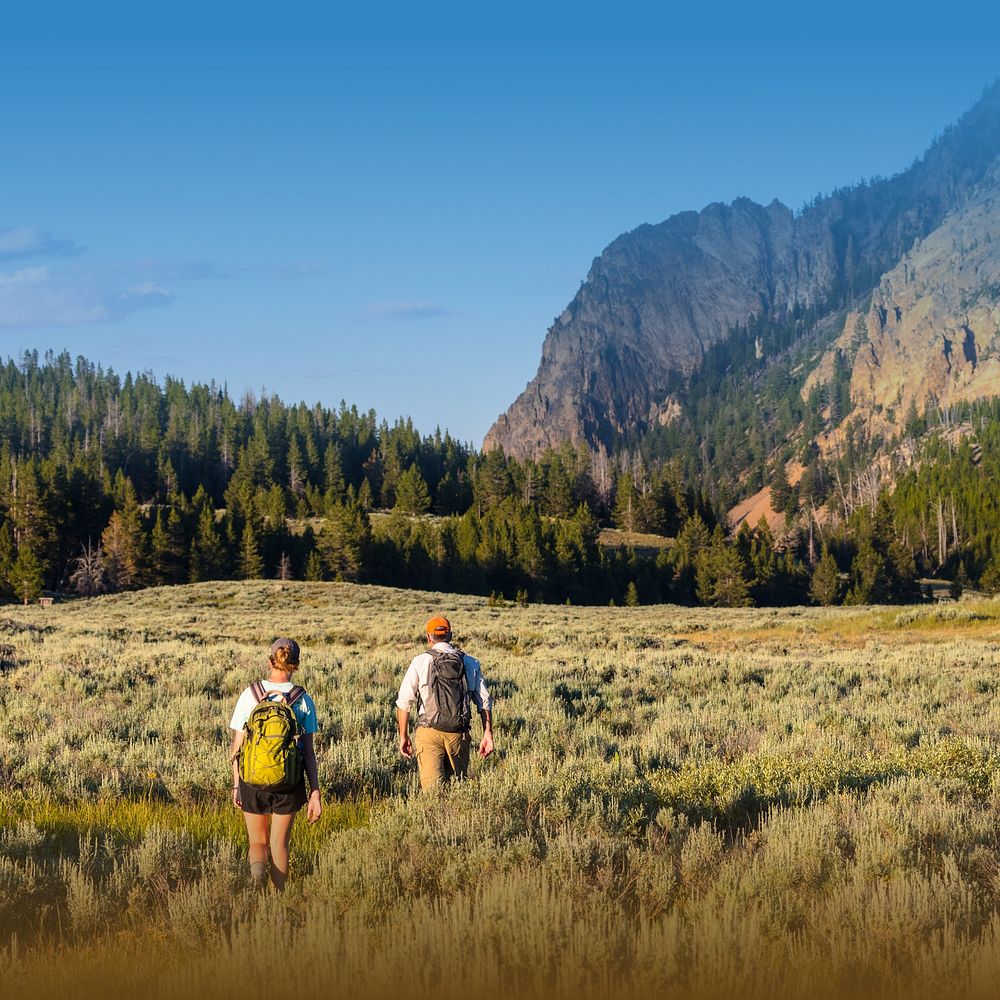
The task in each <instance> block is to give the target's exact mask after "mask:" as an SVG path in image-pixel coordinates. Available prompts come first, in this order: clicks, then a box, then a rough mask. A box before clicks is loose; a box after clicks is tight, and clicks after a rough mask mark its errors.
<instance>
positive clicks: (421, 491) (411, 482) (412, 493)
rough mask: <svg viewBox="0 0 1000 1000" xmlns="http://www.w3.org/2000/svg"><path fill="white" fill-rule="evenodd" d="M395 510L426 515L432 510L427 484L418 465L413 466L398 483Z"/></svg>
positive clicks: (401, 476) (400, 477)
mask: <svg viewBox="0 0 1000 1000" xmlns="http://www.w3.org/2000/svg"><path fill="white" fill-rule="evenodd" d="M395 509H396V510H398V511H402V512H403V513H406V514H426V513H427V511H429V510H430V509H431V496H430V493H428V492H427V483H425V482H424V477H423V476H421V475H420V470H419V469H418V468H417V466H416V464H413V465H411V466H410V467H409V468H408V469H407V470H406V471H405V472H403V473H402V474H401V475H400V476H399V479H398V480H397V481H396V507H395Z"/></svg>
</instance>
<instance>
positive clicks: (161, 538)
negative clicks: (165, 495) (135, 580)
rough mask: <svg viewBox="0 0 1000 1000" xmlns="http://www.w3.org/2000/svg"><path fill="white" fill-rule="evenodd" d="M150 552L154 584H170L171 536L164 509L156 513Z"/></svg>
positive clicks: (151, 573)
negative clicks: (168, 567) (165, 521)
mask: <svg viewBox="0 0 1000 1000" xmlns="http://www.w3.org/2000/svg"><path fill="white" fill-rule="evenodd" d="M150 540H151V550H150V575H151V577H152V581H153V583H156V584H161V583H169V582H171V581H170V580H169V578H168V571H167V565H168V562H169V556H168V553H169V551H170V536H169V535H168V533H167V528H166V525H165V524H164V521H163V510H162V508H161V509H160V510H158V511H157V512H156V520H155V521H154V522H153V532H152V536H151V539H150Z"/></svg>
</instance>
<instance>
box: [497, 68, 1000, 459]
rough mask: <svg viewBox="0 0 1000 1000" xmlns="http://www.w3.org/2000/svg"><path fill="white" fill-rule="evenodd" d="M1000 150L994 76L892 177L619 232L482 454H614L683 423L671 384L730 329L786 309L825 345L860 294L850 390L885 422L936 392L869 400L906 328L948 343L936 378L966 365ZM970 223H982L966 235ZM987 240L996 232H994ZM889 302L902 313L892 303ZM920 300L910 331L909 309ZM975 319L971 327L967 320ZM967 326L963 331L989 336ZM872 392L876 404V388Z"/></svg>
mask: <svg viewBox="0 0 1000 1000" xmlns="http://www.w3.org/2000/svg"><path fill="white" fill-rule="evenodd" d="M873 141H877V137H873ZM998 156H1000V83H998V84H994V85H993V86H992V87H991V88H989V89H988V90H987V91H986V92H985V93H984V95H983V97H982V99H981V100H980V101H979V102H978V103H977V104H976V105H975V106H974V107H973V108H972V109H971V110H970V111H969V112H968V113H967V114H966V115H965V116H964V117H963V118H962V119H961V120H960V121H959V122H958V124H957V125H955V126H952V127H950V128H948V129H947V130H946V131H945V132H944V133H943V134H942V135H941V137H940V138H939V139H938V140H937V141H935V143H934V144H933V145H932V146H931V148H930V149H929V150H928V151H927V153H926V154H925V155H924V156H923V157H922V158H920V159H918V160H917V161H915V162H914V164H913V165H912V166H911V167H910V168H909V169H908V170H906V171H905V172H903V173H901V174H898V175H896V176H895V177H892V178H889V179H880V180H876V181H873V182H870V183H867V184H863V185H860V186H858V187H855V188H851V189H844V190H841V191H837V192H835V193H834V194H832V195H830V196H828V197H825V198H817V199H816V200H815V201H814V202H813V203H812V204H811V205H810V206H808V207H807V208H806V209H804V210H803V211H802V212H801V213H799V214H795V213H793V212H792V211H791V210H790V209H789V208H787V207H786V206H784V205H782V204H781V203H780V202H777V201H774V202H772V203H771V204H770V205H768V206H762V205H758V204H756V203H754V202H752V201H750V200H749V199H745V198H741V199H738V200H736V201H735V202H733V203H732V204H731V205H723V204H712V205H709V206H708V207H707V208H705V209H703V210H702V211H701V212H683V213H681V214H679V215H675V216H673V217H672V218H669V219H667V220H666V221H665V222H662V223H659V224H658V225H644V226H640V227H639V228H638V229H635V230H633V231H632V232H629V233H626V234H624V235H623V236H620V237H618V238H617V239H616V240H614V241H613V242H612V243H611V244H610V245H609V246H608V247H607V248H606V249H605V250H604V252H603V253H602V254H601V255H600V257H598V258H597V259H596V260H595V261H594V263H593V265H592V266H591V269H590V272H589V274H588V275H587V278H586V280H585V281H584V283H583V285H582V286H581V288H580V290H579V292H578V293H577V294H576V296H575V297H574V299H573V301H572V302H571V303H570V304H569V305H568V306H567V308H566V309H565V311H564V312H563V313H562V315H561V316H559V317H558V319H556V321H555V322H554V323H553V325H552V326H551V327H550V329H549V331H548V334H547V336H546V338H545V341H544V344H543V347H542V359H541V363H540V364H539V368H538V373H537V374H536V375H535V377H534V379H532V381H531V382H530V383H529V384H528V386H527V388H526V389H525V390H524V392H523V393H522V394H521V395H520V396H519V397H518V399H517V400H515V402H514V403H513V404H512V405H511V407H510V408H509V409H508V410H507V412H506V413H504V414H503V415H502V416H501V417H500V418H499V419H498V420H497V422H496V423H495V424H494V425H493V427H492V428H491V429H490V431H489V433H488V434H487V436H486V440H485V442H484V447H485V448H487V449H489V448H497V447H499V448H503V449H504V451H506V452H507V453H508V454H513V455H516V456H519V457H524V456H529V455H533V454H537V453H538V452H540V451H542V450H544V449H545V448H547V447H551V446H556V445H558V444H560V443H561V442H563V441H565V440H569V441H572V442H574V443H577V442H580V441H585V442H587V443H588V444H590V445H595V446H596V445H598V444H603V445H604V446H606V447H607V448H608V449H609V450H613V449H614V448H615V447H616V446H618V445H620V444H622V443H623V442H627V441H629V440H635V439H637V438H639V437H641V436H642V435H643V434H644V433H646V432H648V431H650V430H651V429H652V428H655V427H657V426H658V425H659V424H665V423H668V422H671V421H674V420H677V419H683V416H684V400H683V387H684V386H685V385H686V384H687V383H688V382H689V380H690V378H691V376H692V375H693V374H695V373H697V372H698V371H699V368H700V367H701V366H702V364H703V362H704V359H705V357H706V354H707V352H709V351H710V350H711V349H712V347H713V345H719V344H721V343H723V342H724V341H725V340H726V338H727V337H730V336H732V335H733V331H734V330H739V329H740V328H744V327H748V326H749V325H750V324H752V323H755V322H756V323H757V324H758V325H759V324H760V322H761V321H762V320H763V321H765V322H770V321H773V322H775V323H779V322H786V321H787V317H788V316H789V315H790V314H793V313H794V314H795V315H797V316H803V315H804V316H805V317H806V318H807V321H806V322H803V323H801V324H800V327H801V328H800V329H799V330H798V331H797V334H796V335H797V336H800V337H802V338H808V337H809V336H813V337H817V336H819V337H823V336H826V334H825V333H824V332H823V331H825V330H827V329H831V328H834V327H836V330H840V329H842V328H843V327H842V324H841V319H842V316H843V314H844V312H845V311H846V310H848V309H851V308H852V307H854V308H856V307H857V306H858V305H860V304H862V303H863V304H865V306H866V307H867V303H868V301H869V300H870V301H871V309H870V310H868V309H867V308H866V310H865V311H866V316H865V318H864V321H863V325H864V327H865V334H864V336H863V337H862V339H864V340H865V341H866V344H865V345H864V346H865V349H862V345H861V344H860V343H851V344H850V345H849V346H850V352H851V360H852V362H853V364H854V365H855V368H854V371H853V373H852V393H853V392H856V393H857V394H858V395H859V397H865V396H866V394H869V395H872V399H873V403H872V407H871V409H872V411H873V412H874V407H875V406H876V405H880V406H881V407H882V409H881V411H880V412H881V413H882V414H886V413H887V412H888V411H889V409H892V410H893V412H894V413H895V412H897V411H898V407H899V405H908V403H909V399H910V398H911V396H912V398H914V399H919V398H920V397H921V396H926V393H927V392H930V391H936V389H941V388H942V387H943V385H944V383H942V382H941V379H940V378H939V377H938V376H936V375H934V374H933V373H931V372H928V373H927V377H926V379H923V380H921V379H917V380H916V381H915V382H914V388H913V393H909V390H905V389H904V391H903V396H902V397H901V399H900V400H898V401H896V402H895V403H893V404H892V405H890V404H889V402H888V398H886V399H883V398H882V397H883V396H886V394H888V395H891V394H892V391H893V390H892V388H891V386H889V385H888V383H886V386H881V382H880V380H879V377H878V376H877V374H873V368H874V369H879V370H882V369H885V370H889V368H891V363H889V362H887V360H886V359H888V358H889V357H890V356H892V357H893V358H896V355H895V354H893V351H895V350H897V349H896V348H894V347H891V345H892V344H893V343H894V342H895V341H899V343H900V344H903V343H904V341H907V338H908V337H909V335H910V332H911V329H910V327H909V326H908V325H906V324H909V323H911V321H912V323H913V324H915V325H914V327H913V331H912V332H913V336H920V337H924V338H925V339H927V338H930V342H935V343H936V342H937V341H935V340H934V338H935V337H938V336H939V334H940V336H944V334H943V332H942V331H943V330H944V328H945V327H944V326H940V324H945V326H947V324H948V323H951V324H952V326H950V327H948V329H950V330H952V335H949V337H948V339H949V342H950V343H952V344H953V345H956V344H957V347H955V346H953V347H952V348H949V351H950V353H949V355H948V358H947V360H946V362H944V361H942V362H940V364H942V365H944V369H945V371H946V374H949V373H950V369H948V364H950V365H951V366H952V369H954V370H955V371H956V376H955V379H957V378H958V374H957V373H958V371H959V369H961V368H962V365H963V364H964V363H965V362H964V361H963V362H961V363H960V357H959V356H961V358H965V354H964V353H963V350H964V348H963V346H962V345H963V344H964V343H965V341H964V340H961V339H959V340H957V341H956V340H955V337H954V335H953V334H954V331H955V330H956V329H959V328H960V327H961V323H959V321H960V320H962V321H963V322H964V320H963V314H962V309H961V308H960V306H961V303H963V302H966V301H967V299H968V295H969V294H973V292H974V290H970V289H971V286H968V287H967V285H968V282H974V281H976V280H979V279H978V277H976V276H977V275H985V274H987V273H992V271H991V265H988V264H987V262H986V259H987V258H990V259H992V258H991V251H990V250H989V249H987V248H991V247H992V244H988V243H986V242H985V233H986V232H988V231H989V229H990V228H991V227H993V226H994V224H995V222H996V218H995V213H994V210H993V208H992V202H991V201H990V198H991V197H992V196H991V195H989V194H987V193H985V192H987V191H991V190H993V187H994V186H995V175H996V173H995V161H997V158H998ZM991 168H993V172H992V173H991ZM975 227H981V229H982V232H981V233H980V235H979V236H977V235H976V233H977V232H979V230H976V229H975ZM996 236H997V237H998V239H1000V232H998V233H996ZM955 239H960V240H964V242H963V243H962V245H963V246H964V247H965V248H966V250H969V247H971V246H972V243H973V241H975V240H976V239H979V240H980V242H979V243H978V244H977V249H976V250H972V251H969V253H970V254H972V255H973V256H974V257H975V259H973V256H969V257H968V260H967V262H966V265H965V266H966V270H967V273H966V274H965V275H964V277H962V278H961V280H957V279H956V276H955V274H954V273H951V272H949V271H948V259H949V252H948V249H947V247H948V241H949V240H952V241H954V240H955ZM977 253H978V256H975V255H976V254H977ZM977 267H978V268H979V271H976V268H977ZM901 269H902V270H901ZM917 274H919V278H918V277H914V275H917ZM966 279H968V281H966ZM984 280H985V279H984ZM945 287H946V289H947V290H946V291H942V288H945ZM976 287H977V288H978V287H979V286H976ZM918 288H919V289H921V291H920V292H918V291H917V289H918ZM989 288H990V285H989V282H986V283H985V284H984V285H982V294H981V295H980V298H979V300H977V301H985V300H986V299H989V295H990V294H991V293H990V292H989ZM975 294H977V295H979V293H978V292H976V293H975ZM900 295H902V296H903V298H904V299H905V304H904V302H900V301H897V298H898V296H900ZM984 297H985V298H984ZM994 298H995V294H994ZM918 299H919V301H920V302H921V305H920V308H921V309H922V310H924V317H925V318H924V321H923V325H920V324H919V323H918V321H917V318H916V315H915V313H914V309H915V307H916V302H917V300H918ZM983 308H986V306H983ZM897 310H898V311H899V315H900V316H902V315H904V314H906V315H907V316H908V317H909V318H908V319H907V321H906V323H905V324H904V325H903V326H902V327H901V326H899V324H898V322H896V321H895V320H894V319H893V317H895V316H896V314H897V313H896V311H897ZM883 315H884V317H885V320H884V323H883V319H882V317H883ZM857 319H858V317H857V315H854V316H852V317H851V318H850V319H849V321H848V325H849V327H850V330H849V331H848V333H847V334H846V336H847V337H848V339H849V340H850V339H852V338H855V328H856V327H857ZM970 321H971V320H970ZM974 322H975V323H979V322H981V320H980V318H979V314H978V313H977V314H976V318H975V320H974ZM893 323H896V325H892V324H893ZM852 324H853V325H852ZM928 324H929V325H928ZM954 324H958V326H955V325H954ZM918 326H919V330H920V332H919V334H918V333H917V332H916V330H917V327H918ZM939 327H940V329H939ZM970 329H973V336H974V337H975V336H979V337H980V338H982V337H984V336H986V334H985V333H979V334H976V332H975V329H974V328H973V327H970ZM887 331H888V332H887ZM963 336H964V334H963ZM841 340H843V337H842V338H841ZM907 342H908V341H907ZM887 345H889V346H888V347H887ZM820 346H821V348H823V347H826V346H828V341H827V342H826V343H824V344H821V345H820ZM840 346H841V349H844V348H845V345H844V344H843V343H842V344H840ZM942 349H943V348H942ZM970 349H971V350H973V351H975V352H978V350H979V348H978V347H972V348H970ZM898 350H899V352H900V353H899V355H898V359H897V360H898V361H899V364H915V363H918V362H917V358H918V356H919V357H920V358H923V357H924V355H923V353H921V352H920V351H917V349H916V347H913V348H912V350H911V349H910V348H905V349H904V348H903V347H900V348H899V349H898ZM907 350H910V351H911V353H910V354H909V355H907V357H908V359H909V360H908V361H905V362H904V361H903V356H904V354H905V353H906V351H907ZM956 351H957V354H956ZM759 353H760V346H759V345H758V355H759ZM876 357H877V358H879V359H880V360H879V362H878V363H876V361H875V360H874V359H875V358H876ZM977 358H978V353H977ZM925 360H927V361H928V364H930V359H929V358H928V359H925ZM893 363H895V362H893ZM919 363H920V364H922V363H923V361H920V362H919ZM887 364H888V368H887V367H886V365H887ZM976 364H977V366H978V365H979V361H978V360H977V362H976ZM829 365H830V359H829V358H827V359H826V360H825V361H824V362H822V363H821V364H820V371H819V373H818V374H816V375H815V376H814V377H813V381H814V382H815V381H816V380H821V379H822V377H823V371H825V370H826V368H828V367H829ZM939 367H940V365H939ZM991 370H992V369H991V368H990V367H986V368H983V369H982V370H981V373H980V374H979V375H977V376H975V377H974V378H972V379H971V381H969V382H968V383H965V382H963V383H962V386H963V388H962V389H961V391H962V392H966V393H968V392H976V391H979V389H978V388H976V387H977V386H978V387H985V386H986V385H987V383H988V382H989V379H988V378H987V374H986V373H987V372H989V371H991ZM804 374H805V373H804ZM803 377H804V375H803ZM949 377H950V374H949ZM866 379H867V381H866ZM953 381H954V380H953ZM945 382H948V380H947V379H945ZM948 384H949V385H950V384H951V383H948ZM955 384H956V385H957V383H955ZM880 386H881V388H879V387H880ZM935 387H936V389H935ZM879 393H881V395H879V402H878V403H876V402H874V399H875V395H873V394H879ZM908 393H909V394H908Z"/></svg>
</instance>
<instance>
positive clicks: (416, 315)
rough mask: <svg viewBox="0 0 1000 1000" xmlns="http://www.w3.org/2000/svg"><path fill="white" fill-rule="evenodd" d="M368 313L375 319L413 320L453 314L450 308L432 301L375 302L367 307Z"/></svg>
mask: <svg viewBox="0 0 1000 1000" xmlns="http://www.w3.org/2000/svg"><path fill="white" fill-rule="evenodd" d="M368 315H369V316H372V317H374V318H375V319H391V320H399V321H406V320H414V319H437V318H439V317H442V316H451V315H453V313H452V311H451V310H450V309H446V308H445V307H444V306H439V305H435V304H434V303H433V302H420V301H416V302H376V303H375V304H374V305H371V306H369V307H368Z"/></svg>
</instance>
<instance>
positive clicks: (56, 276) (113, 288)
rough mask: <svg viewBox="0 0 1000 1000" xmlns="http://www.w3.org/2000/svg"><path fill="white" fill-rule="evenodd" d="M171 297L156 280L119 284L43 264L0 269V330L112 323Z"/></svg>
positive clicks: (97, 274) (96, 276) (162, 302)
mask: <svg viewBox="0 0 1000 1000" xmlns="http://www.w3.org/2000/svg"><path fill="white" fill-rule="evenodd" d="M173 298H174V296H173V293H172V292H171V291H170V290H169V289H167V288H165V287H164V286H162V285H160V284H157V283H155V282H152V281H144V282H142V283H140V284H136V285H130V286H125V287H122V286H121V285H120V284H118V283H116V282H112V281H109V280H108V279H107V278H106V277H104V276H102V275H101V274H99V273H97V272H79V271H74V272H73V273H70V274H60V273H54V272H53V271H51V270H50V269H49V267H47V266H41V267H25V268H21V269H20V270H18V271H12V272H9V273H4V272H2V271H0V328H14V327H19V328H24V327H38V326H77V325H79V324H82V323H113V322H115V321H117V320H120V319H123V318H124V317H125V316H128V315H129V314H130V313H133V312H136V311H137V310H139V309H150V308H153V307H155V306H164V305H168V304H169V303H170V302H172V301H173Z"/></svg>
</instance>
